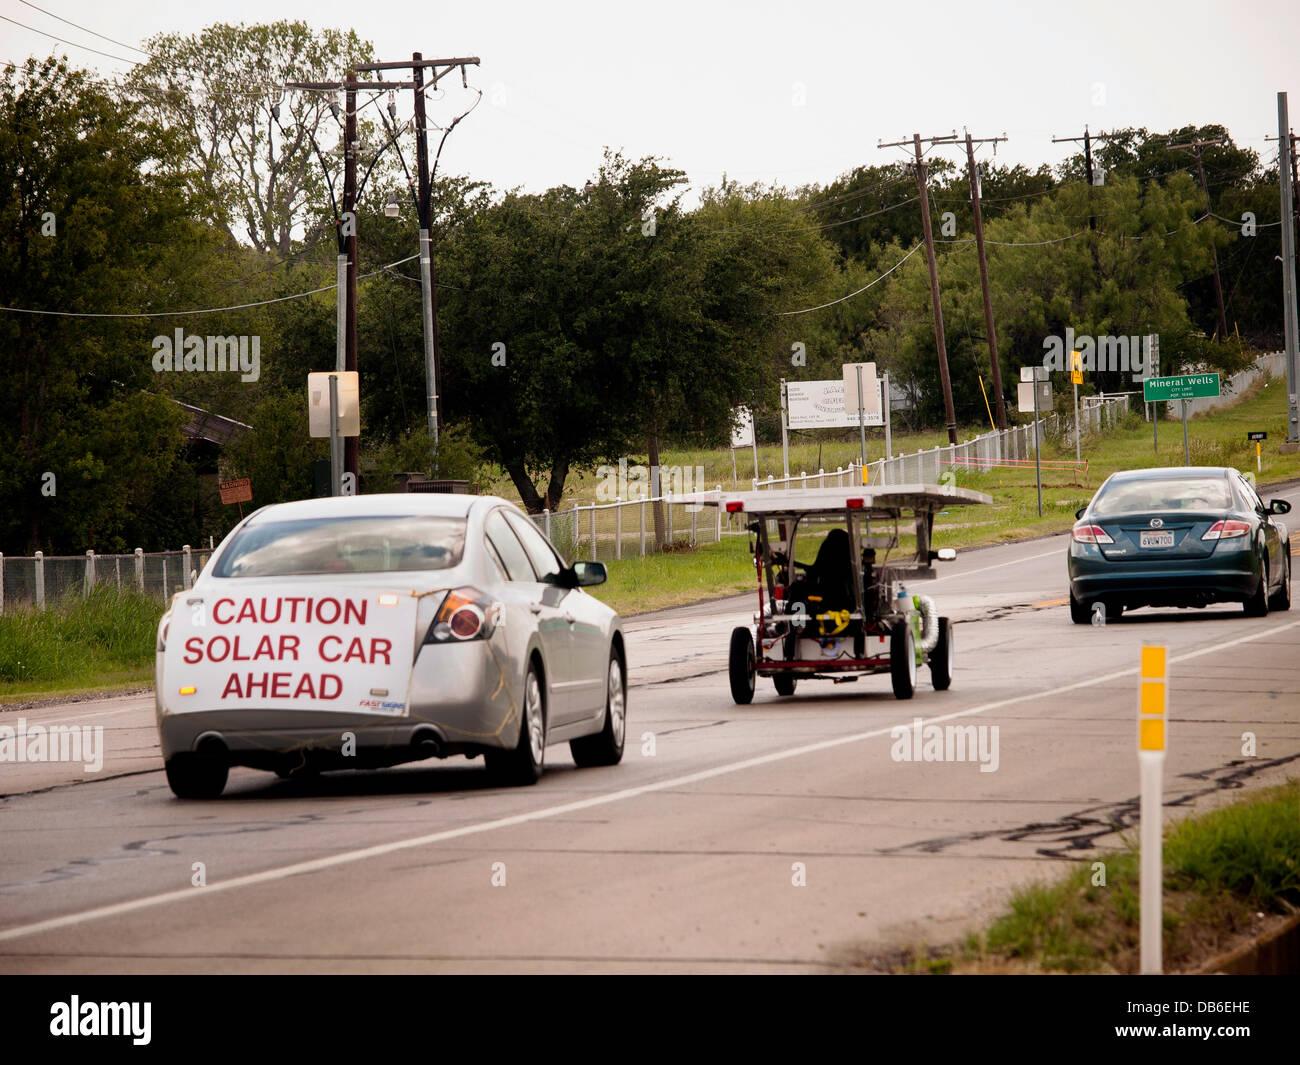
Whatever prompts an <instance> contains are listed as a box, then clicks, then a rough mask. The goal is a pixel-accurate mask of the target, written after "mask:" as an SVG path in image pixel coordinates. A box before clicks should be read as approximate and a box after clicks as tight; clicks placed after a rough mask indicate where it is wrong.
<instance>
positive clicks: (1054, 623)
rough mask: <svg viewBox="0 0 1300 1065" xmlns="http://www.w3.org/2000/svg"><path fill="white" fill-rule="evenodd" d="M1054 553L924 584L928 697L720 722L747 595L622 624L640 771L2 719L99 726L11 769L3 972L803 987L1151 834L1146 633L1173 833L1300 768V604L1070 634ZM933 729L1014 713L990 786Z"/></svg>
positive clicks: (857, 699) (633, 766) (852, 692)
mask: <svg viewBox="0 0 1300 1065" xmlns="http://www.w3.org/2000/svg"><path fill="white" fill-rule="evenodd" d="M1275 494H1279V495H1281V496H1283V497H1284V498H1288V499H1290V500H1291V501H1292V502H1293V503H1296V504H1300V492H1297V491H1295V490H1292V491H1290V492H1281V493H1275ZM1297 531H1298V532H1300V529H1298V530H1297ZM1296 539H1297V542H1300V535H1298V536H1297V537H1296ZM1065 542H1066V541H1065V537H1063V536H1062V537H1055V538H1052V539H1047V540H1037V541H1032V542H1028V543H1023V544H1016V545H1008V546H1003V547H996V548H989V549H986V550H981V551H972V552H968V553H965V554H963V555H962V556H961V557H959V558H958V560H957V561H956V562H954V563H949V564H946V565H945V567H944V568H943V569H942V570H941V572H942V574H943V576H942V578H941V579H940V580H938V581H935V582H931V583H929V584H928V585H927V586H926V587H925V589H924V590H925V591H927V592H928V593H930V594H932V595H933V596H934V597H935V598H936V600H937V601H938V603H939V605H940V608H941V611H942V612H943V613H944V614H947V615H949V616H951V617H953V618H954V619H955V621H956V622H957V626H956V638H955V643H956V648H957V666H956V673H955V680H954V682H953V686H952V689H951V690H949V691H947V692H935V691H933V690H932V689H931V687H930V685H929V682H928V673H927V672H925V671H922V673H921V678H922V679H921V682H920V685H919V690H918V692H917V695H916V697H915V698H914V699H913V700H911V701H910V702H899V701H897V700H895V699H894V698H893V696H892V694H891V692H890V687H889V679H888V677H885V676H880V677H874V678H864V679H862V680H860V681H858V682H857V683H854V684H844V685H833V684H831V683H830V682H812V683H809V682H804V683H801V685H800V687H799V691H798V694H797V695H796V696H795V697H794V698H792V699H781V698H778V697H777V696H776V694H775V691H774V690H773V689H772V687H771V684H770V682H765V681H760V687H759V693H758V695H757V696H756V698H755V700H754V703H753V704H752V705H750V706H748V707H737V706H735V705H734V704H733V703H732V701H731V697H730V694H729V692H728V687H727V680H726V672H725V670H726V648H727V637H728V634H729V632H730V630H731V628H732V627H733V626H734V625H736V624H745V623H747V622H748V620H749V615H750V612H751V611H752V609H753V604H752V602H751V600H750V599H749V598H748V597H745V598H738V599H730V600H725V601H722V602H716V603H711V604H704V605H697V606H693V607H686V608H682V609H677V610H672V611H665V612H662V613H659V614H655V615H649V616H646V617H644V618H637V619H633V620H630V621H629V622H628V623H627V632H628V645H629V659H630V675H631V681H632V688H631V692H630V695H629V732H628V750H627V754H626V756H625V758H624V761H623V763H622V765H620V766H617V767H612V768H603V769H585V770H578V769H576V768H574V766H573V765H572V763H571V761H570V760H569V758H568V750H567V747H563V746H560V747H553V748H551V749H550V750H549V751H548V752H547V759H548V768H547V772H546V775H545V776H544V778H543V779H542V781H541V782H540V783H539V784H538V785H537V786H535V787H531V788H522V789H497V788H491V787H488V786H487V783H486V780H485V775H484V773H483V771H482V769H481V768H480V766H481V761H475V762H467V761H465V760H463V759H456V760H452V761H448V762H430V763H421V764H418V765H416V766H411V767H402V768H397V769H390V770H384V771H377V772H368V773H360V774H358V773H344V774H329V775H326V776H324V777H322V778H319V779H317V780H315V781H281V780H279V779H277V778H276V777H274V776H271V775H270V774H262V773H257V772H255V771H252V770H245V769H239V770H235V771H233V772H232V774H231V781H230V784H229V785H228V786H227V790H226V795H225V796H224V797H223V798H222V799H221V800H219V801H216V802H180V801H177V800H176V799H174V798H173V797H172V795H171V792H170V791H169V790H168V788H167V784H166V781H165V780H164V778H163V773H162V767H161V762H160V759H159V755H158V749H157V743H156V736H155V732H154V725H153V716H152V698H151V697H144V698H141V697H123V698H116V699H106V700H100V701H94V702H81V703H75V704H68V705H63V706H57V707H42V708H38V709H29V710H26V711H9V712H7V713H5V714H4V715H3V717H2V718H0V721H3V723H5V724H14V723H15V718H16V717H18V716H22V717H24V718H26V719H27V722H28V724H29V725H30V724H33V723H36V722H40V723H46V724H48V723H51V722H63V723H76V724H84V725H91V726H96V725H98V726H102V727H103V729H104V733H103V735H104V741H105V745H106V751H105V755H104V764H103V767H102V769H101V770H100V771H99V772H97V773H85V772H83V770H82V767H81V766H80V765H78V764H73V765H69V764H62V763H54V764H49V763H40V764H14V763H3V764H0V792H3V793H4V794H3V800H2V801H0V840H2V841H3V842H2V844H0V971H3V972H24V973H26V972H109V973H116V972H322V971H324V972H405V971H411V972H425V971H455V972H500V971H509V972H515V971H539V972H569V971H577V972H628V971H637V972H643V971H648V972H676V971H712V972H718V971H727V972H732V971H760V972H774V971H775V972H782V971H784V972H817V971H828V970H842V969H844V968H845V967H848V966H852V965H855V964H858V963H861V962H863V961H864V960H869V959H872V958H879V957H881V956H887V955H888V954H889V952H890V951H891V950H895V949H898V948H900V947H907V946H914V945H917V944H920V943H922V942H929V943H942V942H946V941H951V940H953V939H956V938H958V937H959V936H960V935H961V934H962V933H964V932H965V931H966V930H968V929H970V928H972V927H974V926H975V925H976V924H978V923H980V922H982V921H984V920H985V919H987V918H988V917H990V916H991V915H992V914H994V913H995V912H996V911H997V909H998V907H999V904H1000V903H1001V902H1002V901H1003V900H1004V899H1005V897H1006V894H1007V892H1008V890H1009V889H1011V888H1012V887H1014V886H1016V885H1019V884H1023V883H1025V882H1028V881H1031V880H1034V879H1036V878H1042V877H1046V876H1050V875H1052V874H1053V873H1055V872H1057V871H1059V870H1062V869H1064V868H1067V867H1068V866H1070V865H1071V864H1072V863H1077V862H1080V861H1085V862H1090V861H1092V860H1094V859H1095V857H1096V855H1097V853H1098V848H1106V847H1111V846H1114V845H1115V844H1116V843H1117V842H1118V838H1119V837H1118V834H1117V833H1118V832H1119V831H1120V830H1127V829H1128V828H1131V827H1133V826H1135V825H1136V821H1137V780H1138V770H1137V757H1136V753H1135V731H1136V730H1135V725H1134V718H1135V712H1136V685H1137V678H1136V672H1137V665H1138V656H1139V649H1140V647H1141V646H1142V645H1143V644H1144V643H1160V644H1165V645H1166V646H1168V648H1169V656H1170V678H1171V679H1170V692H1171V694H1170V741H1169V748H1170V749H1169V755H1168V763H1167V766H1166V772H1165V803H1166V816H1167V817H1170V818H1172V817H1177V816H1183V815H1186V814H1188V813H1190V812H1192V811H1194V810H1203V809H1206V808H1208V807H1210V806H1212V805H1214V804H1216V803H1219V802H1222V801H1225V799H1226V798H1227V797H1229V796H1228V793H1229V792H1232V791H1235V790H1237V789H1240V788H1243V787H1247V788H1250V787H1256V786H1262V785H1266V784H1269V783H1275V782H1280V781H1281V780H1283V779H1285V777H1286V776H1287V775H1288V773H1290V774H1292V775H1294V773H1295V772H1296V769H1297V766H1298V765H1300V664H1298V663H1300V609H1297V610H1296V611H1294V612H1292V613H1276V612H1274V613H1271V614H1270V615H1269V616H1268V617H1267V618H1262V619H1249V618H1245V617H1244V616H1242V613H1241V611H1240V609H1239V608H1236V607H1223V608H1212V609H1208V610H1187V611H1172V610H1171V611H1149V610H1143V611H1138V612H1136V613H1134V614H1130V615H1126V616H1125V617H1124V618H1123V619H1121V620H1120V621H1118V622H1114V623H1112V624H1109V625H1106V626H1105V627H1091V626H1089V627H1083V626H1075V625H1072V624H1071V623H1070V620H1069V616H1068V611H1067V609H1066V606H1065V605H1064V596H1065V592H1066V585H1065ZM918 717H919V718H923V719H925V720H926V721H927V722H933V723H937V724H947V723H951V724H958V725H966V724H971V725H976V726H988V729H987V730H986V731H985V732H984V733H983V735H984V738H985V739H986V741H987V742H988V743H989V744H991V743H992V735H993V734H992V727H993V726H996V728H997V730H998V731H997V737H998V740H997V767H996V771H981V764H980V762H979V761H977V760H966V761H942V762H940V761H929V762H927V761H900V760H895V758H894V757H892V754H891V752H893V753H898V752H897V751H896V750H895V748H896V747H897V746H898V741H896V740H895V739H894V738H891V735H890V730H891V729H892V728H893V727H894V726H897V725H907V726H910V725H912V723H913V721H914V719H916V718H918ZM1246 732H1251V733H1253V734H1254V735H1255V738H1256V739H1255V742H1256V753H1255V755H1254V756H1253V757H1251V756H1246V755H1243V733H1246ZM991 751H992V748H991V747H987V748H986V750H985V753H986V754H989V753H991ZM985 763H986V764H988V765H992V761H991V759H988V758H986V759H985ZM196 863H200V864H196ZM200 870H201V873H202V876H200V875H199V871H200ZM197 880H202V881H204V883H203V885H202V886H196V884H195V882H196V881H197Z"/></svg>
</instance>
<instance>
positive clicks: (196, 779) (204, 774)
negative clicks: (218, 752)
mask: <svg viewBox="0 0 1300 1065" xmlns="http://www.w3.org/2000/svg"><path fill="white" fill-rule="evenodd" d="M164 768H165V769H166V771H167V785H168V787H170V788H171V789H172V794H173V795H175V796H176V798H178V799H215V798H216V797H217V796H219V795H220V794H221V793H222V792H223V791H224V790H225V789H226V779H227V778H228V777H229V776H230V766H228V765H227V764H226V762H225V760H224V759H222V758H213V757H211V756H210V755H202V754H195V753H194V752H192V751H183V752H181V753H180V754H174V755H172V756H171V757H170V758H169V759H168V760H167V764H166V765H165V766H164Z"/></svg>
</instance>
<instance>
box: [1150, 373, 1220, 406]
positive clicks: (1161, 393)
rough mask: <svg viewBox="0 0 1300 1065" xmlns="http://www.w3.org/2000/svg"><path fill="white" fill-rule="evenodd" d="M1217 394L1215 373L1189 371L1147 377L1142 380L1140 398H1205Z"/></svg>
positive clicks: (1217, 387) (1217, 383)
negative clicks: (1170, 375)
mask: <svg viewBox="0 0 1300 1065" xmlns="http://www.w3.org/2000/svg"><path fill="white" fill-rule="evenodd" d="M1218 394H1219V375H1218V374H1217V373H1189V374H1181V375H1180V376H1178V377H1148V378H1147V379H1146V380H1145V381H1143V382H1142V398H1143V399H1144V400H1146V401H1147V402H1148V403H1163V402H1165V401H1166V400H1170V399H1207V398H1210V397H1212V396H1217V395H1218Z"/></svg>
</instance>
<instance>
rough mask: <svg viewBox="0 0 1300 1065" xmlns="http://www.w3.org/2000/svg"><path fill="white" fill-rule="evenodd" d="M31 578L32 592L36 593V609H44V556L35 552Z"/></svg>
mask: <svg viewBox="0 0 1300 1065" xmlns="http://www.w3.org/2000/svg"><path fill="white" fill-rule="evenodd" d="M35 563H36V565H35V569H34V572H33V574H32V577H33V585H34V588H33V591H34V592H35V593H36V609H37V610H44V609H45V554H44V552H41V551H37V552H36V558H35Z"/></svg>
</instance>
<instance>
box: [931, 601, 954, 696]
mask: <svg viewBox="0 0 1300 1065" xmlns="http://www.w3.org/2000/svg"><path fill="white" fill-rule="evenodd" d="M930 683H931V684H932V685H934V690H935V691H937V692H946V691H947V690H948V689H949V687H951V686H952V620H951V619H950V618H940V619H939V642H938V643H936V644H935V645H934V650H933V651H931V652H930Z"/></svg>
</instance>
